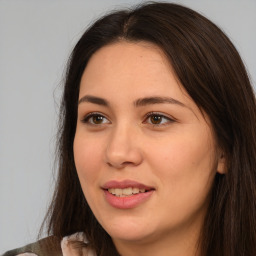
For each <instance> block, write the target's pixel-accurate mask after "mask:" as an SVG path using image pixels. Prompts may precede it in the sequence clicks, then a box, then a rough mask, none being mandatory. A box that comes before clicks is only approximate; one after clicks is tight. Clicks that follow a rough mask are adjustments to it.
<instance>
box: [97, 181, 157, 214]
mask: <svg viewBox="0 0 256 256" xmlns="http://www.w3.org/2000/svg"><path fill="white" fill-rule="evenodd" d="M102 189H103V190H104V192H105V198H106V200H107V202H108V203H109V204H110V205H111V206H112V207H114V208H119V209H130V208H135V207H137V206H139V205H141V204H142V203H144V202H145V201H147V200H149V199H150V198H151V197H152V195H153V192H154V191H155V188H153V187H150V186H147V185H144V184H142V183H139V182H137V181H132V180H124V181H109V182H107V183H106V184H104V186H103V187H102Z"/></svg>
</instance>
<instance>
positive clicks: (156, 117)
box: [150, 115, 163, 124]
mask: <svg viewBox="0 0 256 256" xmlns="http://www.w3.org/2000/svg"><path fill="white" fill-rule="evenodd" d="M162 119H163V117H162V116H159V115H152V116H150V122H151V123H152V124H161V122H162Z"/></svg>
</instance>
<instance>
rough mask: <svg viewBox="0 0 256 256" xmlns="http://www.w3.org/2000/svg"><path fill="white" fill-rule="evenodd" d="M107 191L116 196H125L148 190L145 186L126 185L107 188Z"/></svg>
mask: <svg viewBox="0 0 256 256" xmlns="http://www.w3.org/2000/svg"><path fill="white" fill-rule="evenodd" d="M107 190H108V192H109V193H110V194H112V195H114V196H117V197H127V196H132V195H137V194H140V193H145V192H148V191H150V190H146V189H145V188H136V187H128V188H123V189H122V188H109V189H107Z"/></svg>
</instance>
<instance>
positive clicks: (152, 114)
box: [143, 112, 177, 126]
mask: <svg viewBox="0 0 256 256" xmlns="http://www.w3.org/2000/svg"><path fill="white" fill-rule="evenodd" d="M154 115H155V116H161V117H162V118H165V119H167V120H168V122H165V123H164V124H151V125H153V126H164V125H168V124H170V123H174V122H177V119H176V118H174V117H173V116H170V115H167V114H164V113H161V112H149V113H147V114H146V115H145V118H144V121H143V123H145V122H146V120H147V119H148V118H149V117H150V116H154Z"/></svg>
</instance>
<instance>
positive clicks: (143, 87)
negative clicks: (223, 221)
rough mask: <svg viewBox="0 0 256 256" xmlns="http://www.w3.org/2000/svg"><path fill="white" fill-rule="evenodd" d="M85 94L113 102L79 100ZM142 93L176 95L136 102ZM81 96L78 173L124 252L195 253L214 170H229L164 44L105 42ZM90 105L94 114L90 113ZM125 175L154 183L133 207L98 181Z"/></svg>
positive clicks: (92, 61)
mask: <svg viewBox="0 0 256 256" xmlns="http://www.w3.org/2000/svg"><path fill="white" fill-rule="evenodd" d="M88 95H91V96H94V97H99V98H103V99H105V100H106V101H108V103H109V105H108V106H104V105H101V104H98V103H97V102H94V103H92V102H88V101H85V100H84V101H82V100H81V99H82V98H83V97H84V96H88ZM145 97H171V98H173V99H175V101H172V102H171V103H170V102H168V103H167V102H164V103H157V104H152V103H150V104H145V105H143V106H142V105H140V106H135V104H134V102H135V101H136V100H138V99H141V98H145ZM79 99H80V100H81V102H80V103H79V105H78V119H77V129H76V134H75V139H74V157H75V164H76V168H77V172H78V176H79V180H80V183H81V186H82V189H83V192H84V195H85V197H86V200H87V201H88V203H89V205H90V207H91V209H92V211H93V213H94V215H95V217H96V218H97V220H98V221H99V223H100V224H101V225H102V226H103V228H104V229H105V230H106V231H107V232H108V233H109V234H110V236H111V237H112V239H113V241H114V244H115V245H116V247H117V249H118V251H119V253H120V254H121V255H122V256H126V255H129V256H133V255H134V256H135V255H140V256H143V255H147V256H150V255H158V256H161V255H162V256H166V255H170V256H174V255H175V256H178V255H179V256H180V255H186V256H189V255H191V256H192V255H193V256H194V255H198V254H197V252H196V248H197V242H198V238H199V232H200V228H201V226H202V221H203V219H204V216H205V212H206V209H207V195H208V194H209V191H210V189H211V186H212V183H213V179H214V176H215V174H216V172H220V173H223V172H224V161H223V159H221V158H219V157H218V155H219V154H217V152H218V148H217V146H216V145H215V141H214V135H213V132H212V129H211V126H210V124H209V123H210V122H209V121H208V119H207V117H205V116H203V115H202V113H201V112H200V110H199V109H198V107H197V106H196V104H195V102H194V101H193V100H192V99H191V98H190V97H189V95H188V94H187V93H186V91H185V90H184V88H183V87H182V85H181V84H180V83H179V81H178V79H177V78H176V77H175V74H174V72H173V71H172V67H171V65H170V63H169V62H168V60H167V58H166V57H165V55H164V54H163V52H162V51H161V50H160V49H159V48H158V47H157V46H155V45H153V44H150V43H147V42H139V43H131V42H126V41H121V42H117V43H114V44H111V45H108V46H105V47H103V48H101V49H100V50H98V51H97V52H96V53H95V54H94V55H93V56H92V57H91V59H90V61H89V63H88V65H87V67H86V69H85V71H84V74H83V76H82V79H81V85H80V93H79ZM176 101H178V102H180V103H177V102H176ZM92 112H97V114H96V116H95V117H90V116H89V117H88V114H90V113H92ZM151 112H154V115H153V117H152V114H151V116H150V113H151ZM147 115H149V116H147ZM161 115H162V116H161ZM163 116H164V117H163ZM156 119H157V120H158V121H157V122H155V120H156ZM125 179H130V180H135V181H137V182H140V183H143V184H145V185H148V186H150V187H154V189H155V190H154V192H153V193H152V195H151V196H150V198H149V199H148V200H146V201H145V202H143V203H141V204H140V205H138V206H136V207H135V208H132V209H117V208H114V207H112V206H111V205H110V204H109V203H108V202H107V201H106V199H105V196H104V191H103V190H102V189H101V187H102V186H103V185H104V184H105V183H106V182H108V181H110V180H117V181H122V180H125Z"/></svg>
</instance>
